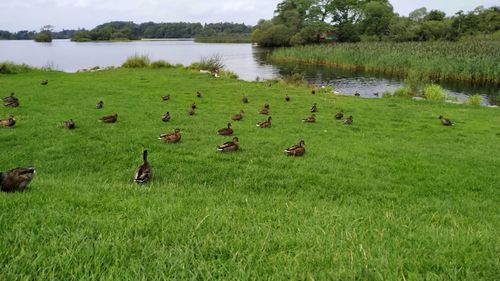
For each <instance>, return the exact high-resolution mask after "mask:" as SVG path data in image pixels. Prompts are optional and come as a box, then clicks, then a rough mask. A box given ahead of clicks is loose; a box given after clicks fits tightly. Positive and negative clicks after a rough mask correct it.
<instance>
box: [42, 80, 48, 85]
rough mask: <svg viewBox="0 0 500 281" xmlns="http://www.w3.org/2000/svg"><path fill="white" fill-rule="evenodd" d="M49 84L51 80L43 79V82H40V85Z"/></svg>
mask: <svg viewBox="0 0 500 281" xmlns="http://www.w3.org/2000/svg"><path fill="white" fill-rule="evenodd" d="M48 84H49V80H43V81H42V82H40V85H42V86H46V85H48Z"/></svg>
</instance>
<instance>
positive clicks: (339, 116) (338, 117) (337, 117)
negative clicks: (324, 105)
mask: <svg viewBox="0 0 500 281" xmlns="http://www.w3.org/2000/svg"><path fill="white" fill-rule="evenodd" d="M342 118H344V113H343V112H342V111H339V112H337V114H335V119H337V120H342Z"/></svg>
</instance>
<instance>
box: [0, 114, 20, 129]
mask: <svg viewBox="0 0 500 281" xmlns="http://www.w3.org/2000/svg"><path fill="white" fill-rule="evenodd" d="M15 124H16V119H15V118H14V116H12V115H10V116H9V118H7V119H3V120H2V119H0V127H8V128H12V127H14V125H15Z"/></svg>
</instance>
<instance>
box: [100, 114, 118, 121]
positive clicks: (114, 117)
mask: <svg viewBox="0 0 500 281" xmlns="http://www.w3.org/2000/svg"><path fill="white" fill-rule="evenodd" d="M117 120H118V114H116V113H115V114H113V115H108V116H104V117H101V118H100V119H99V121H101V122H104V123H115V122H116V121H117Z"/></svg>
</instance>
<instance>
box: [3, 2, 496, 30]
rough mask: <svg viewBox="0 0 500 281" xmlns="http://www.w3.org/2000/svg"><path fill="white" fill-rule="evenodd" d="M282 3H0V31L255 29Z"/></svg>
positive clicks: (438, 5)
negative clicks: (125, 25)
mask: <svg viewBox="0 0 500 281" xmlns="http://www.w3.org/2000/svg"><path fill="white" fill-rule="evenodd" d="M279 2H281V0H181V1H179V0H0V30H9V31H18V30H23V29H28V30H38V29H39V28H40V27H41V26H43V25H46V24H51V25H53V26H55V29H56V30H61V29H63V28H65V29H76V28H79V27H83V28H87V29H89V28H93V27H95V26H96V25H98V24H101V23H104V22H108V21H115V20H123V21H134V22H136V23H141V22H146V21H154V22H177V21H185V22H202V23H205V22H220V21H232V22H244V23H246V24H251V25H254V24H256V23H257V21H258V20H259V19H261V18H265V19H269V18H271V17H272V16H273V11H274V9H275V8H276V5H277V4H278V3H279ZM390 2H391V3H392V5H393V6H394V9H395V11H396V12H397V13H399V14H402V15H408V13H409V12H410V11H413V10H415V9H417V8H420V7H423V6H425V7H427V8H428V9H439V10H442V11H445V12H446V13H447V14H449V15H450V14H454V13H455V12H457V11H458V10H464V11H470V10H473V9H474V8H475V7H477V6H479V5H483V6H485V7H490V6H494V5H499V0H391V1H390Z"/></svg>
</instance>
